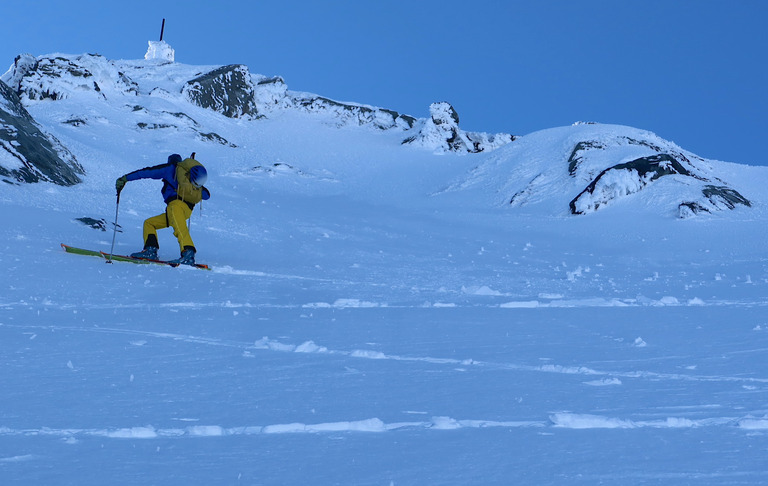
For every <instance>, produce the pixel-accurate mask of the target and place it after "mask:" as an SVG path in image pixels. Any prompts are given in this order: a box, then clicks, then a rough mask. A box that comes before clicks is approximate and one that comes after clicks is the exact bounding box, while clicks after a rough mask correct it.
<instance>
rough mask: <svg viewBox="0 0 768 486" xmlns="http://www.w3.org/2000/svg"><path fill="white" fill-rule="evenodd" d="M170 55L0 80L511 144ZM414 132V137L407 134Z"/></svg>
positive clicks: (24, 90) (75, 60)
mask: <svg viewBox="0 0 768 486" xmlns="http://www.w3.org/2000/svg"><path fill="white" fill-rule="evenodd" d="M174 55H175V54H174V51H173V49H172V48H171V47H170V46H169V45H168V44H166V43H165V42H162V41H161V42H150V45H149V50H148V51H147V54H146V56H145V59H144V60H138V61H135V60H134V61H124V60H118V61H114V60H109V59H106V58H105V57H103V56H100V55H96V54H83V55H65V54H52V55H44V56H38V57H35V56H32V55H30V54H22V55H20V56H18V57H17V58H16V59H15V60H14V63H13V65H12V66H11V67H10V69H9V70H8V71H7V72H6V73H5V74H3V76H2V77H0V80H2V82H4V83H6V84H7V85H9V86H10V87H11V89H12V90H13V91H14V92H15V93H16V94H17V95H18V96H19V97H20V98H21V100H22V102H23V103H33V102H37V101H61V100H74V99H78V100H83V101H84V102H86V103H88V104H91V103H96V104H95V105H92V106H94V107H98V102H100V101H103V102H112V103H115V102H120V101H122V102H123V104H125V105H128V106H130V107H136V106H139V107H144V105H146V103H142V102H141V101H140V100H141V99H142V98H144V97H146V96H153V97H161V98H164V99H166V100H168V101H170V102H172V103H174V104H175V105H176V109H175V110H174V112H176V113H182V114H184V115H185V116H187V117H189V114H188V112H189V111H190V108H189V106H190V105H192V106H197V107H202V108H206V109H209V110H212V111H214V112H216V113H219V114H221V115H224V116H226V117H229V118H241V119H247V120H250V121H256V120H258V119H261V118H265V117H270V116H278V115H279V113H281V112H286V111H293V112H300V113H304V114H306V115H309V116H318V117H321V118H322V119H324V120H326V123H329V124H331V125H333V126H337V127H345V126H368V127H372V128H375V129H377V130H384V131H387V130H395V131H401V132H407V135H405V136H403V140H404V141H407V143H411V144H415V145H421V146H423V147H425V148H427V149H429V150H433V151H436V152H460V153H467V152H474V153H476V152H481V151H489V150H493V149H495V148H497V147H499V146H501V145H503V144H504V143H507V142H509V141H511V140H512V137H510V136H505V135H498V136H488V135H486V134H482V133H468V132H463V131H461V130H460V129H459V128H458V123H457V122H458V118H456V123H454V124H453V126H452V127H451V128H450V130H449V132H450V133H446V134H443V135H445V136H446V137H448V138H446V139H444V140H440V139H439V138H436V134H435V130H434V123H435V120H436V118H435V115H434V109H433V113H432V118H430V119H426V120H424V119H418V118H415V117H412V116H409V115H405V114H400V113H397V112H395V111H393V110H388V109H384V108H378V107H372V106H368V105H362V104H357V103H348V102H338V101H334V100H331V99H329V98H325V97H322V96H319V95H314V94H310V93H302V92H292V91H289V90H288V89H287V86H286V84H285V81H284V80H283V79H282V78H281V77H279V76H273V77H267V76H263V75H259V74H252V73H251V72H250V70H249V69H248V67H247V66H244V65H227V66H187V65H182V64H178V63H174V62H173V59H174ZM96 109H98V108H96ZM450 109H451V110H453V108H450ZM159 116H160V117H163V115H162V114H160V115H159ZM68 122H69V123H71V124H73V125H81V124H83V123H87V121H86V120H85V119H84V118H83V117H82V116H79V115H78V114H73V116H72V117H71V119H70V120H68ZM147 126H150V127H165V126H168V124H167V123H165V122H154V123H153V122H143V125H141V128H146V127H147ZM217 131H218V129H217V128H215V127H204V128H203V129H202V131H201V133H203V135H200V137H202V138H209V139H212V141H216V142H219V143H223V144H225V145H227V144H229V142H228V141H226V140H222V139H221V137H219V136H217V135H209V136H206V135H205V134H211V133H213V134H216V132H217ZM415 131H418V133H417V134H416V135H412V133H413V132H415ZM437 136H438V137H439V136H440V133H438V134H437ZM32 163H34V162H32Z"/></svg>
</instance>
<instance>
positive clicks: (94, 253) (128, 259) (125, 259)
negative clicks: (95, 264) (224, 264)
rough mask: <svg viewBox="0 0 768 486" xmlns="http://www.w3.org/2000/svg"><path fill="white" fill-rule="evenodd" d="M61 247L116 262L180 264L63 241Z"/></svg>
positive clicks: (201, 267)
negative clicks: (99, 249) (73, 244)
mask: <svg viewBox="0 0 768 486" xmlns="http://www.w3.org/2000/svg"><path fill="white" fill-rule="evenodd" d="M61 247H62V248H63V249H64V251H66V252H67V253H74V254H76V255H88V256H96V257H99V258H105V259H106V260H107V261H116V262H130V263H139V264H145V265H146V264H152V263H154V264H155V265H166V266H169V267H178V266H180V265H179V264H178V263H171V262H169V261H166V260H146V259H143V258H133V257H130V256H126V255H110V254H109V253H107V252H105V251H95V250H86V249H84V248H77V247H74V246H69V245H65V244H64V243H62V244H61ZM187 266H189V267H194V268H199V269H201V270H210V269H211V267H209V266H208V265H204V264H202V263H196V264H194V265H187Z"/></svg>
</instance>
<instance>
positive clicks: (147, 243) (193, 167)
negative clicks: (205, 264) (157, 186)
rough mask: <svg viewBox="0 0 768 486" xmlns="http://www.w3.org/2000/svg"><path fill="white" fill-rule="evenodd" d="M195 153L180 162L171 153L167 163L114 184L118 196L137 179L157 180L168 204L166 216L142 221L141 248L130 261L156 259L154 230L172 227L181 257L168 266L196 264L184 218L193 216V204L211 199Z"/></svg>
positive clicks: (203, 168) (201, 165) (132, 174)
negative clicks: (161, 185)
mask: <svg viewBox="0 0 768 486" xmlns="http://www.w3.org/2000/svg"><path fill="white" fill-rule="evenodd" d="M194 157H195V154H194V153H192V156H191V157H190V158H188V159H184V160H182V159H181V155H179V154H171V155H170V156H169V157H168V163H166V164H161V165H156V166H154V167H145V168H143V169H139V170H136V171H133V172H130V173H128V174H125V175H123V176H120V177H119V178H118V179H117V181H115V188H116V189H117V194H118V195H119V194H120V191H122V190H123V187H125V184H126V183H127V182H128V181H135V180H139V179H160V180H162V181H163V188H162V190H161V192H162V194H163V199H164V201H165V204H166V205H167V206H166V208H165V213H163V214H158V215H157V216H153V217H151V218H148V219H147V220H146V221H144V249H143V250H142V251H140V252H137V253H132V254H131V257H133V258H144V259H148V260H157V250H158V248H159V247H160V244H159V243H158V241H157V230H159V229H162V228H167V227H169V226H171V227H173V235H174V236H175V237H176V238H177V239H178V240H179V248H180V249H181V258H178V259H176V260H171V262H170V263H179V264H185V265H194V264H195V253H196V252H197V250H196V249H195V244H194V243H193V242H192V237H191V236H189V229H188V228H187V219H189V217H190V216H191V215H192V210H193V209H194V208H195V204H197V203H199V202H200V201H202V200H204V199H208V198H210V197H211V193H210V192H209V191H208V189H207V188H205V187H204V186H203V184H205V181H206V180H207V179H208V172H207V171H206V170H205V167H203V164H201V163H200V162H198V161H196V160H195V159H194Z"/></svg>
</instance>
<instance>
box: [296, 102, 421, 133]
mask: <svg viewBox="0 0 768 486" xmlns="http://www.w3.org/2000/svg"><path fill="white" fill-rule="evenodd" d="M291 105H292V106H293V107H294V108H296V109H299V110H301V111H305V112H307V113H315V114H328V115H332V117H333V120H334V122H335V124H336V126H338V127H342V126H347V125H357V126H364V125H370V126H373V127H374V128H377V129H379V130H390V129H396V130H408V129H410V128H412V127H413V125H414V123H415V122H416V119H415V118H414V117H412V116H408V115H402V114H400V113H398V112H396V111H392V110H385V109H383V108H374V107H369V106H364V105H358V104H354V103H340V102H338V101H334V100H331V99H328V98H324V97H322V96H296V97H294V98H292V99H291Z"/></svg>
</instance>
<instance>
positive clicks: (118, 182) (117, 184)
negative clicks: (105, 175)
mask: <svg viewBox="0 0 768 486" xmlns="http://www.w3.org/2000/svg"><path fill="white" fill-rule="evenodd" d="M127 183H128V178H127V177H125V176H121V177H120V178H119V179H117V180H116V181H115V189H117V193H118V194H120V191H122V190H123V187H125V184H127Z"/></svg>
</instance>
